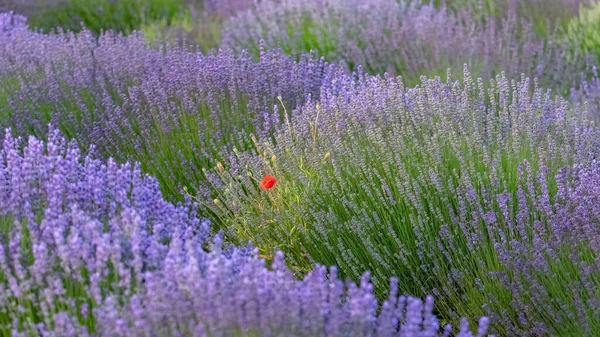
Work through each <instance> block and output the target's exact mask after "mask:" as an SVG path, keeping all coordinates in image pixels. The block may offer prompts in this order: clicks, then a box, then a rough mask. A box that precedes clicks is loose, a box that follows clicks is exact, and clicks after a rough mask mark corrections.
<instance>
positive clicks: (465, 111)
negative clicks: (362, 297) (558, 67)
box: [203, 70, 600, 336]
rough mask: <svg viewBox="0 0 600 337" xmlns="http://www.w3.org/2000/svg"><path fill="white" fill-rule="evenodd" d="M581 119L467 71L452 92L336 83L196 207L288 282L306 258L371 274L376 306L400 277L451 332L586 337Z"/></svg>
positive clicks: (592, 309) (582, 112)
mask: <svg viewBox="0 0 600 337" xmlns="http://www.w3.org/2000/svg"><path fill="white" fill-rule="evenodd" d="M530 86H533V87H534V88H535V90H534V91H533V92H532V93H530V91H529V88H530ZM486 101H488V102H489V103H487V104H486ZM586 114H587V111H586V109H585V108H582V107H581V106H575V105H570V104H569V103H567V102H566V101H564V100H563V99H561V98H560V97H556V98H553V97H552V96H551V95H550V92H549V91H545V90H544V89H542V88H540V87H538V85H537V81H533V84H532V83H531V82H530V81H529V80H528V79H527V78H525V77H523V78H522V79H521V81H519V82H515V81H509V80H508V79H507V78H506V77H505V76H504V75H501V76H498V77H497V78H496V79H495V80H494V81H491V83H490V85H489V89H486V87H485V86H484V84H483V81H482V80H481V79H479V80H477V81H474V80H473V79H472V77H471V75H470V73H469V72H468V71H466V70H465V77H464V81H463V82H462V83H461V82H458V81H453V80H451V77H450V75H449V74H448V79H447V81H445V82H442V81H441V79H439V78H435V79H426V78H422V84H421V85H420V86H418V87H416V88H406V87H405V86H404V84H403V82H402V81H401V80H400V79H397V78H393V77H387V78H385V79H382V78H376V77H366V78H362V79H359V80H358V81H350V80H348V81H347V82H345V84H344V85H342V89H341V90H339V91H337V92H335V93H331V92H324V93H323V94H322V96H321V100H320V101H319V102H318V103H316V104H307V105H305V106H304V107H303V108H302V111H301V112H295V113H293V114H292V116H293V117H292V119H291V120H290V122H289V124H287V125H283V126H282V127H281V128H280V129H279V131H278V133H277V135H276V137H275V139H276V141H275V142H272V141H269V140H259V141H257V143H256V149H255V150H254V152H253V153H248V152H244V153H241V152H234V153H232V155H231V156H230V157H228V160H227V161H226V162H224V163H223V164H221V165H220V166H218V167H217V168H215V170H214V172H213V174H212V175H210V176H209V178H210V181H211V182H212V183H213V193H214V198H215V201H214V202H205V203H204V204H203V205H204V207H205V208H206V209H207V211H210V212H211V213H214V214H215V222H217V223H218V224H220V225H221V226H223V228H224V229H225V230H229V232H230V235H238V236H240V237H242V238H244V239H251V240H252V242H253V243H255V244H256V245H257V246H258V247H259V249H260V251H261V253H262V254H269V252H272V251H275V250H278V249H282V250H283V251H284V252H285V253H286V257H287V259H288V264H289V265H290V267H291V268H292V270H294V271H295V272H296V273H298V274H301V275H302V274H304V273H306V272H308V271H309V270H310V266H311V265H312V264H313V263H315V262H318V263H322V264H326V265H327V264H335V265H337V266H338V267H339V269H340V272H341V274H342V275H343V276H344V277H346V276H348V277H351V278H353V279H355V280H356V279H358V278H359V277H360V275H361V273H362V271H363V270H371V271H372V275H373V285H374V287H375V289H376V293H377V294H378V296H380V297H383V296H385V293H386V291H387V284H386V279H388V278H389V277H390V276H397V277H399V279H400V284H399V287H400V291H401V292H406V293H410V294H418V295H419V296H421V295H423V294H428V293H432V294H434V295H435V296H436V298H437V310H438V312H439V313H440V315H441V316H442V317H444V318H445V319H449V320H452V321H455V322H456V321H458V320H459V317H460V316H468V317H474V316H478V315H488V316H490V317H491V318H492V329H493V331H494V332H496V333H498V334H500V335H503V336H504V335H506V336H512V335H519V336H520V335H543V334H549V335H557V336H567V335H568V336H584V335H589V334H590V333H591V332H592V331H598V329H600V326H598V320H597V319H595V317H597V314H598V310H599V309H600V307H599V306H598V299H600V289H599V288H598V284H600V283H598V282H599V281H600V278H599V277H600V273H599V269H598V264H597V262H598V254H597V252H596V251H595V248H594V247H595V245H596V244H595V242H596V241H597V240H598V237H597V236H598V234H599V233H598V223H597V221H598V218H597V217H596V216H597V212H598V210H597V206H596V203H595V202H594V200H596V198H597V197H598V196H597V195H596V193H597V188H596V187H595V186H596V185H597V184H596V183H592V180H593V179H594V177H595V176H596V174H597V173H596V172H597V171H598V164H597V163H596V162H595V160H596V159H597V158H598V150H599V149H600V147H599V145H600V133H599V132H598V130H597V128H596V127H595V126H594V125H593V123H591V122H590V121H589V119H588V118H587V117H586ZM573 165H575V166H573ZM225 168H227V169H225ZM265 174H268V175H271V176H274V177H276V179H277V180H278V182H277V184H276V185H275V186H274V187H273V188H272V189H270V190H260V189H259V188H258V181H259V180H260V179H261V177H262V176H263V175H265ZM584 285H585V286H584ZM467 299H468V301H467Z"/></svg>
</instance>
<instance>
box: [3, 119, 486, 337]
mask: <svg viewBox="0 0 600 337" xmlns="http://www.w3.org/2000/svg"><path fill="white" fill-rule="evenodd" d="M20 141H21V140H20V139H14V138H12V137H11V136H10V130H7V136H6V137H5V139H4V143H3V148H2V150H0V191H2V193H1V194H0V206H1V207H0V210H1V213H0V225H1V226H0V247H1V249H0V266H1V269H0V304H1V305H0V308H1V309H0V331H1V332H2V334H3V335H12V336H30V335H40V336H65V337H68V336H232V335H240V336H254V335H260V336H275V335H277V336H366V335H370V336H406V337H409V336H414V337H420V336H437V335H438V334H440V335H441V333H442V331H441V330H440V323H439V322H438V321H437V320H436V318H435V317H434V316H433V313H432V312H433V311H432V310H433V300H432V298H431V297H428V298H427V300H426V301H425V303H423V302H421V301H420V300H417V299H414V298H407V297H404V296H398V293H397V291H396V290H397V289H396V288H397V279H393V280H392V283H391V285H392V292H391V293H390V295H389V299H388V300H387V301H386V302H385V303H383V306H382V309H381V311H378V305H377V300H376V299H375V297H374V295H373V293H372V285H370V284H369V274H368V273H367V274H365V275H363V277H362V279H361V283H360V285H359V286H356V285H355V284H353V283H347V284H344V283H343V282H342V281H340V280H338V279H337V274H336V269H335V268H332V269H331V270H330V271H329V272H328V271H327V269H326V268H323V267H318V266H317V267H316V268H315V270H314V271H313V272H312V273H311V274H310V275H308V276H307V277H306V278H305V279H304V280H302V281H298V282H296V281H295V280H294V278H293V277H292V275H291V274H290V272H289V271H288V270H287V269H286V267H285V265H284V264H283V260H282V256H281V254H278V255H277V257H276V259H275V261H274V262H273V269H272V270H270V269H268V268H266V266H265V261H264V260H262V259H259V258H257V257H256V252H255V251H254V250H253V249H252V247H250V246H249V247H246V248H233V247H229V248H228V249H223V248H222V243H223V237H222V233H221V234H219V235H217V236H216V237H215V238H214V239H209V222H208V221H206V220H204V221H200V220H199V219H198V218H197V217H196V216H195V215H196V209H197V208H196V205H194V204H192V203H189V202H188V203H186V204H185V205H182V204H179V205H176V206H174V205H172V204H169V203H168V202H165V201H164V200H163V199H162V196H161V193H160V191H159V188H158V183H157V181H156V180H155V179H153V178H151V177H149V176H145V175H142V174H141V173H140V170H139V165H137V164H136V165H133V166H131V165H129V164H126V165H121V166H119V165H117V164H115V162H114V161H112V160H109V161H108V163H107V164H104V163H103V162H101V161H99V160H97V159H94V158H93V156H90V155H88V156H83V155H82V154H81V152H80V150H79V149H78V147H77V146H76V144H75V143H74V142H70V143H68V145H67V142H66V140H65V139H64V138H62V137H61V136H60V135H59V134H58V132H57V131H54V130H52V129H51V131H50V137H49V140H48V142H47V143H46V144H45V143H43V142H41V141H39V140H37V139H35V138H33V137H31V138H29V141H28V143H27V144H26V145H25V146H24V148H23V150H22V151H21V150H19V147H21V145H22V144H20ZM90 152H93V151H90ZM188 201H189V200H188ZM210 242H212V248H211V250H210V251H209V252H207V251H206V250H205V248H207V246H206V245H207V244H208V243H210ZM394 289H396V290H394ZM467 324H468V323H467V321H466V320H465V321H463V325H462V329H461V331H460V333H459V334H458V335H457V336H462V337H471V336H474V335H472V334H471V333H470V332H469V331H468V326H467ZM487 324H488V321H487V319H486V318H481V319H480V326H479V333H478V335H477V336H483V335H484V333H485V330H486V329H487ZM444 331H445V334H444V335H445V336H447V335H448V333H449V332H450V331H451V327H450V326H447V327H446V328H445V330H444Z"/></svg>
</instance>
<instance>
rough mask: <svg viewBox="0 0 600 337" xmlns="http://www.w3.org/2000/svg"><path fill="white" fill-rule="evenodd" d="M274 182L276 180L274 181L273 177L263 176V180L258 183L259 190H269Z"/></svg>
mask: <svg viewBox="0 0 600 337" xmlns="http://www.w3.org/2000/svg"><path fill="white" fill-rule="evenodd" d="M276 182H277V180H275V177H273V176H265V177H264V178H263V180H262V181H261V182H260V188H262V189H263V190H268V189H269V188H271V187H273V186H275V183H276Z"/></svg>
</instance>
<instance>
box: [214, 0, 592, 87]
mask: <svg viewBox="0 0 600 337" xmlns="http://www.w3.org/2000/svg"><path fill="white" fill-rule="evenodd" d="M514 7H515V6H512V7H509V8H513V10H511V11H509V12H508V13H509V14H508V16H507V17H503V18H502V19H498V18H494V17H492V16H489V15H487V14H481V13H479V14H478V13H477V12H476V11H475V10H474V9H471V8H468V9H457V10H456V11H453V10H451V9H449V8H446V7H445V6H441V8H435V7H434V6H433V4H422V3H421V2H420V1H412V2H410V4H407V2H406V1H396V0H367V1H364V0H361V1H359V0H351V1H347V0H307V1H294V0H282V1H278V0H265V1H261V2H260V3H259V4H258V5H257V6H256V8H254V9H252V10H248V11H241V12H238V13H237V15H236V16H234V17H232V18H231V21H230V22H229V23H228V24H227V25H226V26H225V28H224V33H223V42H222V43H223V45H227V46H231V47H233V48H237V49H238V50H241V49H248V50H250V51H252V50H254V51H256V52H257V51H258V46H259V45H260V43H261V41H263V40H264V43H265V44H266V46H267V47H269V48H282V49H284V50H286V52H288V53H295V54H301V53H304V52H307V51H309V50H311V49H314V50H317V51H318V52H319V53H320V54H321V55H322V56H325V57H326V59H327V60H329V61H342V62H345V63H347V64H348V65H349V66H350V67H351V68H353V69H357V67H358V66H361V67H362V68H363V69H365V70H367V71H368V72H370V73H374V74H383V73H384V72H387V73H389V74H391V75H401V76H403V78H404V79H405V82H406V83H408V84H411V85H412V84H417V83H418V82H419V81H418V79H419V76H421V75H440V74H443V73H445V71H446V69H447V68H452V69H454V70H459V69H461V68H462V65H463V64H464V63H468V64H469V68H470V69H471V71H473V72H474V73H476V74H478V76H482V77H483V78H485V79H488V78H493V77H494V76H495V75H496V74H499V73H500V72H501V71H505V72H506V73H507V74H509V76H510V77H518V76H520V75H521V73H525V74H526V75H527V76H530V77H531V78H534V77H535V78H538V79H539V80H540V83H541V84H542V85H544V86H545V87H551V88H557V89H561V90H565V89H568V88H570V87H571V86H574V85H577V84H578V83H579V81H581V80H582V79H584V78H585V73H586V72H587V71H589V69H586V68H588V67H589V66H591V65H593V64H595V63H594V60H593V58H591V57H585V56H582V55H572V54H571V49H570V46H569V45H567V44H565V43H561V42H560V39H558V38H555V35H554V34H549V36H548V40H547V41H546V40H545V39H542V38H539V37H538V36H537V35H536V34H535V32H534V28H533V23H532V22H531V21H527V20H525V19H521V18H518V17H517V15H516V13H515V10H516V9H515V8H514Z"/></svg>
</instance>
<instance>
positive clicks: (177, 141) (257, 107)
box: [0, 16, 341, 196]
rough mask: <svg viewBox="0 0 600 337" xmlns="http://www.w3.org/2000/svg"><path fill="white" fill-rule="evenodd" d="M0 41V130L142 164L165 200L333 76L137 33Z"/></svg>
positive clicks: (308, 64) (330, 71) (329, 71)
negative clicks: (152, 41) (58, 136)
mask: <svg viewBox="0 0 600 337" xmlns="http://www.w3.org/2000/svg"><path fill="white" fill-rule="evenodd" d="M5 21H7V22H8V21H10V16H9V19H8V20H7V19H5ZM0 36H1V37H0V40H2V41H3V42H6V43H4V44H2V46H0V62H3V63H4V64H3V65H5V67H2V68H3V71H1V72H4V73H6V75H4V76H3V78H5V79H4V80H3V81H2V82H1V83H2V87H3V88H2V89H0V93H1V94H0V96H5V97H7V99H6V100H5V102H4V104H3V103H0V107H2V109H1V110H2V111H3V114H4V115H5V118H4V120H3V121H2V122H1V123H3V125H5V126H12V127H14V128H15V129H16V130H18V131H19V132H20V133H21V134H34V135H44V134H45V133H46V128H45V127H46V124H47V123H48V122H52V123H53V124H54V125H56V126H57V127H58V128H59V129H60V130H61V131H62V132H63V133H65V134H66V135H67V136H69V137H73V138H75V139H77V141H79V142H80V143H81V144H84V145H89V144H95V145H96V146H97V148H98V151H99V152H100V154H101V155H103V156H104V157H105V158H107V157H109V156H112V157H114V158H116V159H117V160H121V161H125V160H135V161H139V162H141V163H142V164H141V165H142V169H143V170H144V171H145V172H147V173H151V174H152V175H153V176H155V177H156V178H157V179H158V180H159V181H160V183H161V186H162V189H163V191H165V192H166V193H167V194H169V195H171V196H176V195H179V193H180V191H181V187H182V186H184V185H185V186H188V187H190V188H196V187H197V185H198V184H199V182H200V181H202V180H203V173H202V168H203V167H205V166H206V165H207V164H208V163H210V162H211V160H212V158H213V157H218V155H219V153H220V152H221V151H222V149H223V148H225V147H230V146H232V145H234V144H235V145H236V146H238V147H241V148H243V147H244V146H245V145H244V144H250V143H251V139H250V137H249V134H250V133H255V134H256V135H263V136H264V135H268V134H270V133H271V132H272V129H273V125H274V124H278V123H279V122H280V120H282V119H283V116H282V115H281V114H278V113H273V110H272V108H273V105H274V104H275V103H277V99H276V97H277V96H278V95H282V96H283V97H284V98H283V99H284V102H285V104H286V105H287V106H288V107H290V108H291V107H295V106H296V105H297V104H301V103H302V102H303V101H304V100H305V99H306V98H307V97H313V98H318V95H319V92H320V87H321V86H323V85H328V83H333V81H334V79H335V77H336V76H337V74H338V73H339V72H340V71H341V70H337V68H336V67H333V66H330V65H329V64H327V63H326V62H324V61H323V60H320V59H317V58H315V57H314V55H310V54H307V55H305V56H303V57H302V58H301V60H300V61H299V62H296V61H295V60H294V59H292V58H290V57H288V56H286V55H284V54H283V53H281V52H279V51H265V52H263V53H261V57H260V60H259V61H258V62H255V61H254V60H253V59H252V58H251V57H249V56H248V55H246V54H243V53H242V54H240V55H234V54H233V53H232V52H231V51H228V50H221V51H220V52H219V53H218V54H209V55H204V54H201V53H199V52H195V51H193V50H189V49H188V47H187V46H185V45H184V46H167V47H166V48H164V49H162V50H153V49H151V48H148V47H147V46H146V45H145V44H144V37H143V36H142V35H141V34H132V35H130V36H127V37H123V36H115V35H113V34H110V33H107V34H104V35H102V36H101V37H100V38H99V39H98V42H97V43H96V42H95V39H94V38H93V37H92V34H91V33H90V32H88V31H84V32H82V33H80V34H72V33H58V34H53V35H42V34H37V33H35V32H31V31H28V30H23V29H16V30H11V31H10V32H8V33H6V32H5V33H0ZM0 76H2V75H1V74H0Z"/></svg>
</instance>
